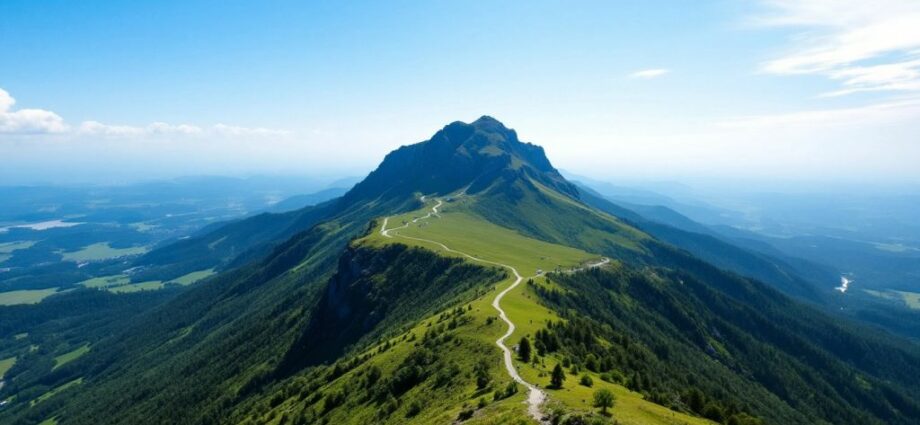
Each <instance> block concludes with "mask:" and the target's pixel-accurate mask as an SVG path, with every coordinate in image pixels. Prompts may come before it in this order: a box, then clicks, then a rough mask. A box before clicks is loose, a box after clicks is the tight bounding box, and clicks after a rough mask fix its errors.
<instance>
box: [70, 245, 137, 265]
mask: <svg viewBox="0 0 920 425" xmlns="http://www.w3.org/2000/svg"><path fill="white" fill-rule="evenodd" d="M146 252H147V248H146V247H142V246H139V247H131V248H112V247H111V246H109V243H108V242H100V243H94V244H92V245H88V246H85V247H83V249H81V250H79V251H73V252H65V253H63V256H64V261H77V262H81V261H96V260H105V259H108V258H117V257H124V256H127V255H140V254H144V253H146Z"/></svg>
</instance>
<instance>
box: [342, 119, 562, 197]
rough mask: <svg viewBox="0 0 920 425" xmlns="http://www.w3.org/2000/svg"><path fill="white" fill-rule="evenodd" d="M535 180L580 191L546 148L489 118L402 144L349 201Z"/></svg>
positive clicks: (454, 125)
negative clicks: (567, 179) (547, 154)
mask: <svg viewBox="0 0 920 425" xmlns="http://www.w3.org/2000/svg"><path fill="white" fill-rule="evenodd" d="M518 180H531V181H534V182H538V183H540V184H542V185H544V186H547V187H549V188H552V189H555V190H557V191H559V192H561V193H564V194H566V195H568V196H571V197H573V198H577V197H578V190H577V189H576V188H575V186H574V185H572V184H571V183H569V182H567V181H565V179H564V178H563V177H562V176H561V175H560V174H559V172H558V171H556V169H555V168H553V166H552V164H551V163H550V162H549V159H547V158H546V154H545V153H544V151H543V148H541V147H539V146H537V145H533V144H530V143H524V142H521V141H520V140H518V137H517V133H515V131H514V130H511V129H509V128H507V127H505V126H504V125H503V124H502V123H500V122H499V121H497V120H495V119H494V118H491V117H482V118H480V119H478V120H476V121H475V122H473V123H471V124H466V123H462V122H459V121H458V122H454V123H451V124H449V125H447V126H446V127H444V128H443V129H442V130H440V131H438V132H437V133H435V135H434V136H432V137H431V139H430V140H428V141H425V142H421V143H417V144H414V145H409V146H403V147H401V148H399V149H397V150H395V151H393V152H391V153H390V154H389V155H387V156H386V158H385V159H384V160H383V162H382V163H381V164H380V166H379V167H378V168H377V169H376V170H375V171H374V172H372V173H371V174H370V175H369V176H368V177H367V178H366V179H365V180H364V181H363V182H361V183H359V184H358V185H357V186H355V187H354V189H352V190H351V191H350V192H349V193H348V194H346V195H345V198H347V199H365V200H372V199H376V198H379V197H381V196H384V195H386V196H394V195H397V196H399V195H408V194H411V193H414V192H421V193H426V194H427V193H432V194H447V193H451V192H455V191H458V190H463V189H466V190H467V192H468V193H471V194H474V193H479V192H481V191H486V190H488V189H490V188H493V187H494V186H496V185H508V184H514V183H515V182H516V181H518Z"/></svg>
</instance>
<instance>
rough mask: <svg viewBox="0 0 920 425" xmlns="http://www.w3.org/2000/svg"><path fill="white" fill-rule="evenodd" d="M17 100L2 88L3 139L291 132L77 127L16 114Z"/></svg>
mask: <svg viewBox="0 0 920 425" xmlns="http://www.w3.org/2000/svg"><path fill="white" fill-rule="evenodd" d="M15 104H16V99H15V98H13V96H11V95H10V94H9V92H7V91H6V90H3V89H2V88H0V137H3V136H32V137H34V136H41V135H55V136H61V135H64V136H74V137H84V136H93V137H106V138H122V139H137V138H155V137H158V136H181V137H208V136H209V137H278V136H286V135H288V134H290V133H289V132H288V131H284V130H275V129H269V128H262V127H255V128H252V127H241V126H236V125H228V124H222V123H219V124H216V125H213V126H209V127H200V126H196V125H191V124H169V123H164V122H154V123H151V124H148V125H145V126H130V125H111V124H104V123H101V122H99V121H84V122H82V123H80V124H79V125H76V126H71V125H69V124H67V123H66V122H65V121H64V119H63V118H62V117H61V116H60V115H58V114H56V113H54V112H52V111H48V110H44V109H18V110H13V106H14V105H15Z"/></svg>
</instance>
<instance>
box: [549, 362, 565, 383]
mask: <svg viewBox="0 0 920 425" xmlns="http://www.w3.org/2000/svg"><path fill="white" fill-rule="evenodd" d="M563 381H565V372H564V371H563V370H562V366H560V365H559V363H556V367H554V368H553V374H552V376H550V379H549V383H550V386H552V387H553V388H562V382H563Z"/></svg>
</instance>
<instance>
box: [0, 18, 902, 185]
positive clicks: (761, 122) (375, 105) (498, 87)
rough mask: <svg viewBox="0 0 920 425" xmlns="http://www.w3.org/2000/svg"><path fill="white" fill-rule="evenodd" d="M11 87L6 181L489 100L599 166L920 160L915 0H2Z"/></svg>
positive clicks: (142, 168) (875, 173) (515, 121)
mask: <svg viewBox="0 0 920 425" xmlns="http://www.w3.org/2000/svg"><path fill="white" fill-rule="evenodd" d="M863 3H865V4H863ZM869 3H871V4H869ZM0 90H3V92H0V157H2V158H3V162H4V167H2V169H0V184H2V183H19V182H27V181H35V180H47V181H83V180H85V181H100V182H105V181H124V180H134V179H146V178H155V177H169V176H175V175H188V174H264V173H282V174H317V175H319V174H331V175H335V174H361V173H364V172H366V171H368V170H369V169H371V168H373V167H374V166H375V165H376V163H378V162H379V161H380V159H382V157H383V155H384V154H385V153H386V152H388V151H390V150H392V149H394V148H396V147H398V146H399V145H401V144H408V143H413V142H416V141H421V140H424V139H426V138H427V137H429V136H430V135H431V134H432V133H433V132H434V131H436V130H437V129H439V128H440V127H442V126H443V125H445V124H447V123H449V122H451V121H455V120H462V121H471V120H474V119H475V118H477V117H478V116H480V115H483V114H489V115H493V116H495V117H496V118H498V119H500V120H502V121H504V122H505V123H506V124H507V125H509V126H511V127H514V128H516V129H517V130H518V133H519V134H520V135H521V137H522V138H523V139H525V140H527V141H530V142H533V143H537V144H540V145H543V146H545V147H546V148H547V151H548V153H549V155H550V158H551V159H552V160H553V161H554V162H555V164H556V165H557V166H558V167H560V168H564V169H567V170H570V171H572V172H576V173H579V174H585V175H589V176H592V177H596V178H602V179H621V180H622V179H676V180H684V179H703V178H706V179H715V180H718V179H724V178H728V177H730V178H737V179H752V180H758V179H759V180H776V181H786V180H818V181H825V180H826V181H849V180H858V181H911V182H918V181H920V167H917V166H916V163H918V162H920V146H918V145H920V138H918V137H917V134H920V132H918V130H920V124H917V123H920V120H918V118H920V98H918V95H920V7H918V4H917V2H915V1H912V0H904V1H899V0H880V1H879V2H864V1H857V0H836V1H830V0H798V1H791V0H764V1H727V0H722V1H700V2H685V1H622V2H610V1H598V2H563V1H529V2H505V1H502V2H485V1H474V2H447V1H434V2H408V1H406V2H401V1H394V2H351V3H348V4H345V3H344V2H331V1H330V2H293V1H292V2H288V1H265V2H233V1H214V2H201V1H181V2H180V1H175V2H172V1H163V2H155V3H154V2H109V1H107V2H101V1H100V2H93V1H85V2H72V1H34V0H33V1H17V0H6V1H4V2H2V3H0Z"/></svg>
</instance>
